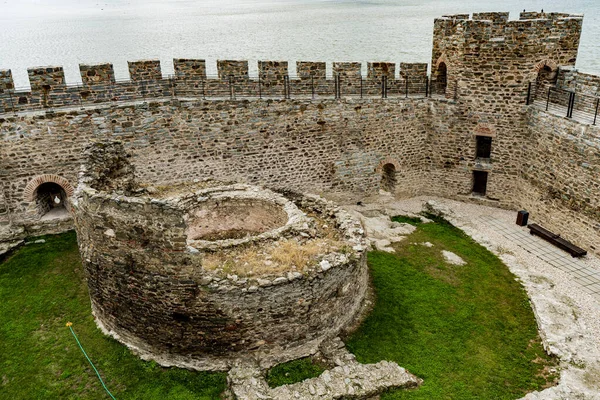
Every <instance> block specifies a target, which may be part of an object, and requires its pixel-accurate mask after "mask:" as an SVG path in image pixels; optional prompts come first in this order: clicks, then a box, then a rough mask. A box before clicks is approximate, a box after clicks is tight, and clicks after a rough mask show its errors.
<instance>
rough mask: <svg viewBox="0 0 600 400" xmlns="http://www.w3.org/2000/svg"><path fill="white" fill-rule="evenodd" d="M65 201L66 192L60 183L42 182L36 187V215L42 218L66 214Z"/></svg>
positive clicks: (59, 216)
mask: <svg viewBox="0 0 600 400" xmlns="http://www.w3.org/2000/svg"><path fill="white" fill-rule="evenodd" d="M66 202H67V194H66V193H65V191H64V189H63V188H62V187H61V186H60V185H58V184H56V183H54V182H46V183H42V184H41V185H40V186H38V188H37V189H36V193H35V203H36V207H37V211H38V215H39V216H40V217H42V219H44V220H46V219H55V218H62V217H65V216H66V215H68V211H67V207H66V204H65V203H66Z"/></svg>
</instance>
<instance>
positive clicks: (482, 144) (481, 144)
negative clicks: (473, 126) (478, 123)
mask: <svg viewBox="0 0 600 400" xmlns="http://www.w3.org/2000/svg"><path fill="white" fill-rule="evenodd" d="M491 153H492V138H491V137H489V136H477V155H476V157H477V158H490V154H491Z"/></svg>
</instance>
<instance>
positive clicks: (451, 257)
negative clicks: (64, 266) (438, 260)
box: [442, 250, 466, 265]
mask: <svg viewBox="0 0 600 400" xmlns="http://www.w3.org/2000/svg"><path fill="white" fill-rule="evenodd" d="M442 255H443V256H444V258H445V259H446V262H447V263H449V264H452V265H465V264H466V261H465V260H463V259H462V258H460V256H459V255H458V254H454V253H453V252H451V251H448V250H442Z"/></svg>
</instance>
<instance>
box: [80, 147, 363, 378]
mask: <svg viewBox="0 0 600 400" xmlns="http://www.w3.org/2000/svg"><path fill="white" fill-rule="evenodd" d="M86 157H87V162H86V164H85V165H84V166H82V170H81V173H80V178H79V185H78V187H77V190H76V192H75V195H74V196H73V201H72V207H73V211H74V218H75V225H76V229H77V236H78V241H79V246H80V252H81V255H82V259H83V265H84V269H85V273H86V278H87V282H88V287H89V291H90V297H91V302H92V310H93V313H94V315H95V317H96V322H97V324H98V326H99V327H100V328H101V329H102V330H103V331H104V332H105V333H107V334H109V335H111V336H113V337H114V338H116V339H117V340H119V341H120V342H122V343H124V344H125V345H127V346H129V347H130V348H132V349H133V350H134V351H136V352H137V353H138V354H139V355H140V356H141V357H142V358H144V359H152V360H155V361H157V362H158V363H159V364H161V365H165V366H181V367H186V368H193V369H201V370H226V369H228V368H230V367H231V365H232V363H233V361H235V360H236V359H239V358H240V357H242V356H246V355H252V356H254V357H256V358H257V359H258V360H259V361H260V363H261V366H262V367H264V368H268V367H270V366H273V365H275V364H278V363H281V362H285V361H289V360H292V359H296V358H300V357H305V356H308V355H311V354H314V353H315V352H316V351H317V349H318V346H319V345H320V343H321V342H322V341H323V340H325V339H328V338H332V337H335V336H336V335H338V334H339V333H340V332H341V331H343V330H344V329H345V328H348V327H349V326H351V325H352V324H354V323H355V322H356V318H357V315H358V314H359V310H360V308H361V305H362V302H363V300H364V297H365V292H366V289H367V285H368V272H367V267H366V254H365V239H364V232H363V229H362V227H361V225H360V223H359V222H358V221H356V220H354V219H353V218H352V217H350V215H349V214H347V213H346V212H344V211H343V210H340V209H339V208H337V207H336V206H335V205H333V204H332V203H331V202H327V201H325V200H323V199H321V198H320V197H318V196H313V195H300V194H286V195H285V196H284V195H282V194H279V193H275V192H273V191H270V190H267V189H264V188H260V187H257V186H249V185H242V184H222V183H217V182H211V181H205V182H197V183H194V184H187V185H183V184H180V185H172V186H169V187H148V186H144V185H141V184H140V185H138V184H136V183H135V181H134V171H133V167H132V166H131V164H130V163H129V160H128V157H127V155H126V154H125V152H124V150H123V147H122V145H121V144H120V143H96V144H92V145H91V146H90V147H89V148H88V149H87V152H86Z"/></svg>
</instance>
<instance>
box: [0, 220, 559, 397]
mask: <svg viewBox="0 0 600 400" xmlns="http://www.w3.org/2000/svg"><path fill="white" fill-rule="evenodd" d="M407 222H411V223H413V224H415V225H416V226H417V230H416V231H415V232H414V233H413V234H412V235H410V236H409V237H408V238H407V239H405V240H404V241H403V242H401V243H399V244H397V245H395V246H396V250H397V253H395V254H389V253H384V252H371V253H369V258H368V261H369V266H370V269H371V275H372V279H373V284H374V287H375V292H376V296H377V302H376V304H375V308H374V309H373V311H372V312H371V314H370V315H369V317H368V318H367V319H366V321H365V322H364V323H363V324H362V326H361V328H360V329H359V330H358V331H357V332H355V333H354V334H353V335H352V336H351V337H350V338H348V340H347V341H346V342H347V344H348V347H349V349H350V350H351V351H352V352H353V353H354V354H356V356H357V358H358V360H359V361H361V362H364V363H373V362H377V361H380V360H390V361H396V362H397V363H398V364H400V365H401V366H403V367H406V368H407V369H408V370H409V371H411V372H413V373H414V374H416V375H418V376H419V377H421V378H423V379H424V380H425V382H424V384H423V386H422V387H421V388H419V389H417V390H412V391H395V392H390V393H386V394H385V395H384V396H382V399H405V398H407V399H413V398H414V399H428V400H431V399H516V398H518V397H521V396H523V395H524V393H526V392H527V391H531V390H534V389H541V388H543V387H544V385H546V384H547V382H548V380H550V381H551V380H552V377H550V378H549V377H548V374H547V373H545V371H546V370H547V369H548V368H550V367H553V366H555V362H554V360H552V359H550V358H549V357H548V356H546V355H545V353H544V352H543V350H542V347H541V344H540V339H539V337H538V334H537V328H536V324H535V319H534V316H533V313H532V311H531V307H530V305H529V301H528V300H527V297H526V295H525V292H524V291H523V289H522V287H521V286H520V285H519V284H518V283H517V282H516V281H515V280H514V276H513V275H512V274H511V273H510V272H509V271H508V269H507V268H506V267H505V266H504V265H503V264H502V263H501V262H500V261H499V260H498V259H497V258H496V257H495V256H494V255H492V254H491V253H490V252H488V251H487V250H485V249H484V248H483V247H481V246H479V245H478V244H476V243H474V242H473V241H472V240H471V239H470V238H469V237H467V236H466V235H464V234H463V233H462V232H461V231H460V230H458V229H456V228H454V227H452V226H451V225H449V224H447V223H444V222H443V221H438V222H436V223H428V224H422V223H419V221H416V220H415V221H413V220H411V221H407ZM45 239H46V243H44V244H32V245H28V246H25V247H23V248H21V249H19V250H18V251H16V252H15V254H14V255H12V256H11V257H9V258H8V259H6V260H4V261H3V262H1V263H0V321H1V324H0V399H11V400H13V399H105V398H106V399H108V398H109V397H108V395H107V394H106V393H105V392H104V391H103V389H102V387H101V386H100V383H99V382H98V380H97V378H96V376H95V375H94V372H93V370H92V369H91V367H90V366H89V364H88V363H87V361H86V360H85V358H84V356H83V354H81V352H80V350H79V348H78V347H77V344H76V342H75V340H74V339H73V337H72V336H71V334H70V332H69V329H68V328H66V327H65V323H66V322H68V321H71V322H73V328H74V329H75V331H76V332H77V334H78V335H79V338H80V340H81V341H82V343H83V346H84V348H85V349H86V350H87V352H88V354H89V356H90V357H91V359H92V360H93V361H94V362H95V364H96V366H97V368H98V369H99V370H100V373H101V375H102V376H103V378H104V380H105V382H106V384H107V386H108V387H109V389H110V390H111V391H112V392H113V394H114V395H115V397H116V398H117V399H119V400H121V399H219V397H220V394H221V393H222V391H223V390H224V389H225V384H226V382H225V374H211V373H199V372H190V371H186V370H182V369H177V368H172V369H165V368H161V367H159V366H158V365H156V364H155V363H152V362H144V361H141V360H139V359H138V358H137V357H135V356H134V355H132V354H131V353H130V351H129V350H127V349H126V348H125V347H124V346H122V345H120V344H119V343H117V342H116V341H114V340H112V339H110V338H107V337H105V336H104V335H103V334H102V333H101V332H100V331H99V330H98V329H97V328H96V326H95V324H94V321H93V317H92V315H91V312H90V302H89V298H88V294H87V288H86V284H85V282H84V280H83V274H82V268H81V262H80V259H79V253H78V251H77V246H76V240H75V234H74V233H73V232H71V233H67V234H63V235H58V236H48V237H46V238H45ZM423 242H430V243H433V244H434V246H433V247H431V248H428V247H425V246H422V245H418V244H413V243H423ZM442 249H445V250H449V251H452V252H454V253H456V254H458V255H460V256H461V257H462V258H463V259H464V260H465V261H467V265H465V266H461V267H458V266H453V265H449V264H447V263H445V261H444V259H443V258H442V255H441V250H442ZM321 371H322V370H321V367H320V366H319V365H317V364H314V363H312V362H311V361H310V359H303V360H299V361H294V362H291V363H286V364H283V365H280V366H277V367H275V368H273V369H272V370H271V371H270V372H269V374H268V380H269V383H270V384H271V385H272V386H277V385H280V384H284V383H292V382H297V381H300V380H302V379H305V378H307V377H312V376H316V375H318V374H319V373H320V372H321Z"/></svg>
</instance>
